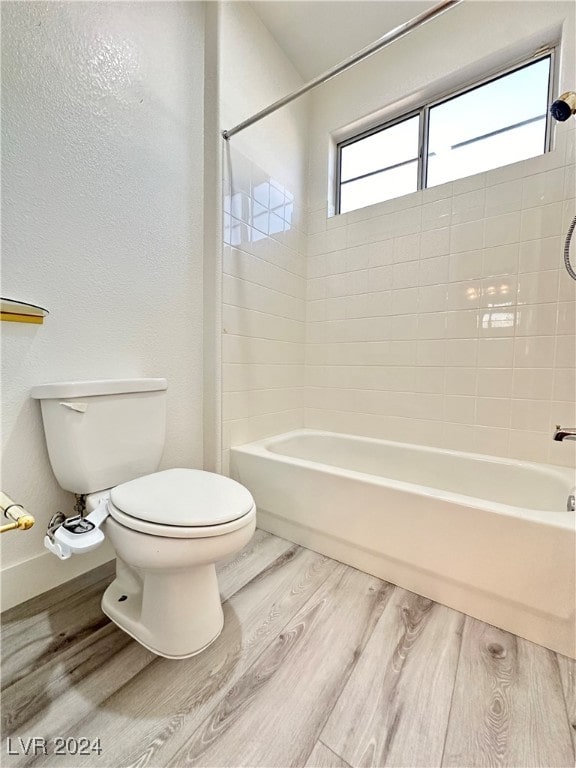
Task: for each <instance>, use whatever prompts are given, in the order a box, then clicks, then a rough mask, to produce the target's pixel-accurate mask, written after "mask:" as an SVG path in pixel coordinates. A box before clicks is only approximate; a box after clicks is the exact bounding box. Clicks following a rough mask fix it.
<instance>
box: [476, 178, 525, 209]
mask: <svg viewBox="0 0 576 768" xmlns="http://www.w3.org/2000/svg"><path fill="white" fill-rule="evenodd" d="M521 207H522V181H521V179H515V180H513V181H506V182H504V183H503V184H495V185H494V186H489V187H487V188H486V204H485V215H486V216H487V217H488V216H497V215H499V214H503V213H511V212H512V211H519V210H520V208H521Z"/></svg>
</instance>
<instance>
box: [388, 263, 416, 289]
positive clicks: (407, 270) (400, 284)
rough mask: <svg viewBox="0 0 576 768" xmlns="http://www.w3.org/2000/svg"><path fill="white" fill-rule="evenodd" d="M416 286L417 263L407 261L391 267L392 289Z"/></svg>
mask: <svg viewBox="0 0 576 768" xmlns="http://www.w3.org/2000/svg"><path fill="white" fill-rule="evenodd" d="M417 285H418V262H417V261H408V262H403V263H400V264H394V265H393V266H392V289H393V290H396V289H397V288H414V287H416V286H417Z"/></svg>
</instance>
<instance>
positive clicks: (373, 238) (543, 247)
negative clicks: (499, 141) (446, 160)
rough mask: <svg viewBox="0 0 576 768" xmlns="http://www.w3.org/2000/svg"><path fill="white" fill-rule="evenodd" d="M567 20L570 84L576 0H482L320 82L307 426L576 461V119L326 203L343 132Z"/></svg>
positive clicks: (565, 84)
mask: <svg viewBox="0 0 576 768" xmlns="http://www.w3.org/2000/svg"><path fill="white" fill-rule="evenodd" d="M560 34H562V41H563V42H562V50H561V60H560V82H559V92H562V90H569V89H570V90H571V89H573V88H574V80H573V78H574V71H575V69H574V40H575V35H574V7H573V4H568V3H563V2H546V3H541V2H531V3H522V2H513V3H506V2H467V3H463V4H461V5H460V6H458V7H456V8H455V9H453V10H451V11H450V12H448V13H446V14H445V15H443V16H442V17H440V18H438V19H436V20H435V21H433V22H430V23H429V24H428V25H426V26H425V27H422V28H420V29H418V30H417V31H415V32H413V33H412V34H410V35H409V36H408V37H406V38H404V39H403V40H401V41H399V42H397V43H395V44H393V45H392V46H390V47H389V48H387V49H386V50H385V51H383V52H382V53H381V54H378V55H377V56H374V57H372V58H371V59H370V60H368V61H367V62H365V63H364V64H361V65H359V66H358V67H356V68H355V69H353V70H351V71H349V72H348V73H346V74H344V75H343V76H341V77H340V78H337V79H335V80H333V81H331V82H330V83H328V84H327V85H326V86H324V87H323V88H322V89H320V90H319V91H318V92H317V93H316V95H315V97H314V99H313V102H312V120H311V137H310V141H311V147H312V149H311V158H312V160H311V163H310V184H309V189H310V197H309V215H308V233H309V237H308V313H307V319H308V323H307V355H306V361H307V383H308V391H307V400H306V403H307V409H306V415H305V423H306V426H309V427H316V428H321V429H332V430H336V431H346V432H353V433H359V434H367V435H372V436H378V437H388V438H391V439H398V440H404V441H406V442H418V443H425V444H432V445H440V446H444V447H448V448H456V449H464V450H474V451H478V452H482V453H489V454H494V455H504V456H512V457H517V458H524V459H530V460H535V461H544V462H547V461H548V462H551V463H558V464H567V465H569V466H574V459H575V454H574V445H573V444H572V445H570V444H568V443H564V444H558V443H554V442H553V441H552V440H551V433H552V431H553V428H554V424H555V423H557V422H558V423H563V424H564V423H570V424H572V422H574V421H575V420H576V418H575V405H574V398H575V393H576V386H575V381H574V365H575V360H576V353H575V348H574V333H575V330H576V328H575V313H574V308H575V304H574V298H575V284H574V282H573V281H571V280H570V278H569V277H568V275H567V274H566V273H565V271H564V269H563V266H562V245H563V235H564V233H565V232H566V229H567V227H568V223H569V221H570V219H571V218H572V216H573V215H574V212H575V207H576V206H575V201H574V196H575V189H574V139H575V135H576V134H575V128H576V125H575V122H574V121H573V120H572V121H571V122H570V124H567V125H566V126H563V127H562V128H559V129H558V132H557V136H556V142H555V149H554V151H553V152H551V153H550V154H548V155H546V156H544V157H540V158H535V159H532V160H527V161H525V162H522V163H517V164H514V165H510V166H507V167H504V168H501V169H496V170H494V171H489V172H487V173H483V174H479V175H477V176H473V177H469V178H467V179H461V180H459V181H455V182H454V183H449V184H444V185H442V186H441V187H435V188H431V189H428V190H424V191H423V192H417V193H414V194H413V195H408V196H406V197H403V198H398V199H397V200H393V201H389V202H386V203H382V204H380V205H376V206H371V207H370V208H365V209H361V210H359V211H354V212H351V213H348V214H345V215H342V216H333V217H329V216H327V214H328V213H330V212H331V203H332V201H331V199H330V189H331V184H330V180H331V175H332V171H331V166H330V162H331V158H330V154H329V148H330V142H331V136H333V135H336V136H340V135H342V133H343V132H344V131H345V130H346V127H347V126H348V127H349V126H350V125H352V124H358V119H359V118H366V116H368V122H369V121H370V119H371V118H370V115H373V114H374V113H376V112H378V113H379V114H380V116H382V115H383V114H384V115H389V116H392V112H391V111H390V105H394V104H396V103H398V102H400V103H401V109H402V110H404V109H408V108H410V107H414V106H417V105H419V104H421V103H422V101H423V100H424V98H425V97H429V98H433V97H434V96H435V95H436V96H437V95H438V94H439V93H441V92H442V91H446V90H448V89H449V88H450V87H455V86H456V85H457V84H458V78H460V83H459V84H460V85H462V84H464V83H465V82H466V80H467V79H469V78H470V76H471V75H472V74H475V75H476V76H478V75H480V74H481V73H482V72H486V71H487V70H490V69H494V67H495V66H497V65H499V66H503V65H504V64H505V63H508V62H510V61H511V60H514V58H515V57H516V56H517V55H518V54H519V53H520V52H524V53H526V52H527V51H529V50H531V49H532V50H534V49H535V48H536V47H537V46H538V45H541V44H544V43H548V42H553V41H554V40H555V39H556V38H557V37H559V36H560ZM382 108H384V109H382ZM361 122H362V121H360V123H361ZM572 251H573V252H574V246H573V248H572ZM502 320H504V322H502Z"/></svg>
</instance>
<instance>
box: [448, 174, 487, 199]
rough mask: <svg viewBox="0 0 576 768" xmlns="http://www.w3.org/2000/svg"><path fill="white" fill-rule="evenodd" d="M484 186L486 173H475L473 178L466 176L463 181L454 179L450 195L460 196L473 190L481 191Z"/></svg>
mask: <svg viewBox="0 0 576 768" xmlns="http://www.w3.org/2000/svg"><path fill="white" fill-rule="evenodd" d="M485 186H486V173H476V174H474V176H466V177H464V178H463V179H456V181H453V182H452V194H454V195H462V194H465V193H466V192H472V191H473V190H475V189H482V188H483V187H485Z"/></svg>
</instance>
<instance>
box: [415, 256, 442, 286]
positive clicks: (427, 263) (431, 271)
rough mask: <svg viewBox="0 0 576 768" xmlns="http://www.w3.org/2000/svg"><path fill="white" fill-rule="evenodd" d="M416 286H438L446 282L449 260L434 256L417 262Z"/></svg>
mask: <svg viewBox="0 0 576 768" xmlns="http://www.w3.org/2000/svg"><path fill="white" fill-rule="evenodd" d="M419 264H420V267H419V272H418V284H419V285H438V284H439V283H447V282H448V268H449V266H450V259H449V257H448V256H436V257H434V258H431V259H423V260H421V261H420V262H419Z"/></svg>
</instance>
